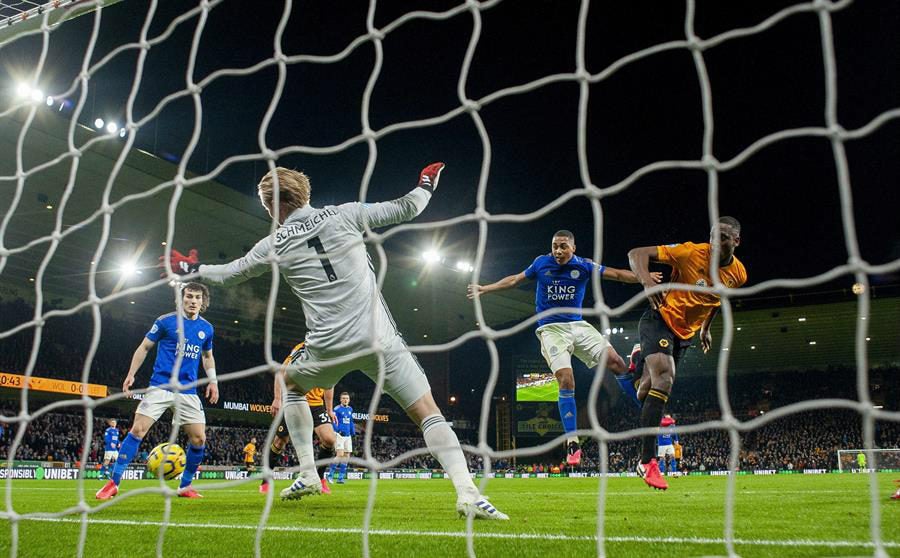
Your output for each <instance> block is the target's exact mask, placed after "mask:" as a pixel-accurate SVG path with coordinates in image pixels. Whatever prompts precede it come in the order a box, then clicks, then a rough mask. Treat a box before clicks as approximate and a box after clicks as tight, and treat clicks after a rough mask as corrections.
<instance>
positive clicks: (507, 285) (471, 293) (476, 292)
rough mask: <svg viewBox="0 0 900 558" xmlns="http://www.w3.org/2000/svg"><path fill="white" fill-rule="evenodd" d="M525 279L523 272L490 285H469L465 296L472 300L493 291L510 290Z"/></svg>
mask: <svg viewBox="0 0 900 558" xmlns="http://www.w3.org/2000/svg"><path fill="white" fill-rule="evenodd" d="M526 279H527V277H525V272H524V271H523V272H521V273H516V274H515V275H507V276H506V277H504V278H503V279H500V280H499V281H497V282H496V283H491V284H490V285H476V284H471V285H469V286H468V288H467V289H466V296H467V297H469V299H473V298H475V297H476V296H480V295H483V294H487V293H492V292H494V291H503V290H506V289H511V288H513V287H515V286H517V285H519V284H520V283H522V282H523V281H525V280H526Z"/></svg>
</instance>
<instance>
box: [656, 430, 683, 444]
mask: <svg viewBox="0 0 900 558" xmlns="http://www.w3.org/2000/svg"><path fill="white" fill-rule="evenodd" d="M671 430H673V429H671V428H670V429H669V431H663V433H662V434H658V435H657V436H656V445H657V446H671V445H672V444H673V442H677V441H678V434H675V433H674V432H672V431H671Z"/></svg>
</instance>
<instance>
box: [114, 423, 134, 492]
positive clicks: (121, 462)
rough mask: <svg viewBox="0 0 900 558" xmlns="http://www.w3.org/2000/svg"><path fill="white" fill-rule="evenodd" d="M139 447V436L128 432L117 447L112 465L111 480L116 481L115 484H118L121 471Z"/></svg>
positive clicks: (125, 467) (126, 466)
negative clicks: (117, 451)
mask: <svg viewBox="0 0 900 558" xmlns="http://www.w3.org/2000/svg"><path fill="white" fill-rule="evenodd" d="M139 447H141V438H138V437H137V436H135V435H134V434H132V433H131V432H129V433H128V436H125V441H124V442H122V446H121V447H120V448H119V457H117V458H116V466H115V467H113V474H112V481H113V482H114V483H116V486H119V482H121V480H122V473H124V472H125V469H127V468H128V464H129V463H131V460H132V459H134V456H135V455H136V454H137V450H138V448H139Z"/></svg>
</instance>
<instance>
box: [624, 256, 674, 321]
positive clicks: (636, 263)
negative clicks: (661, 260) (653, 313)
mask: <svg viewBox="0 0 900 558" xmlns="http://www.w3.org/2000/svg"><path fill="white" fill-rule="evenodd" d="M651 261H657V249H656V246H643V247H641V248H634V249H632V250H631V251H630V252H628V265H629V267H631V271H632V272H634V275H635V276H636V277H637V282H638V283H640V284H641V285H643V286H644V290H647V289H649V288H650V287H652V286H653V285H655V284H656V283H658V281H654V279H653V275H652V274H651V273H650V262H651ZM647 298H649V299H650V304H651V305H652V306H653V307H654V308H659V307H660V306H662V305H663V302H665V296H664V295H663V293H654V294H652V295H647Z"/></svg>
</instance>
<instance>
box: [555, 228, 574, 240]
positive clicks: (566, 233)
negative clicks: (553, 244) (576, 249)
mask: <svg viewBox="0 0 900 558" xmlns="http://www.w3.org/2000/svg"><path fill="white" fill-rule="evenodd" d="M557 236H562V237H565V238H568V239H571V240H572V243H574V242H575V235H574V234H573V233H572V231H567V230H566V229H560V230H558V231H556V232H555V233H553V238H556V237H557Z"/></svg>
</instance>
